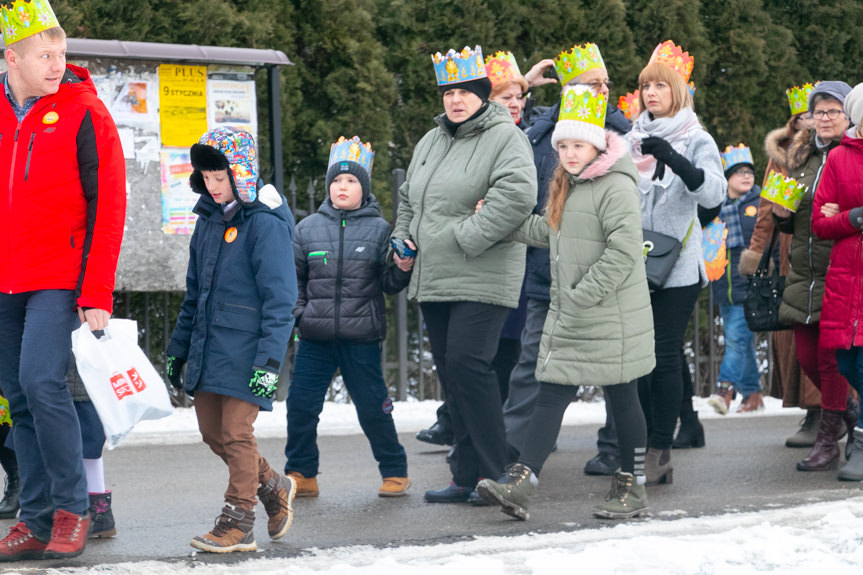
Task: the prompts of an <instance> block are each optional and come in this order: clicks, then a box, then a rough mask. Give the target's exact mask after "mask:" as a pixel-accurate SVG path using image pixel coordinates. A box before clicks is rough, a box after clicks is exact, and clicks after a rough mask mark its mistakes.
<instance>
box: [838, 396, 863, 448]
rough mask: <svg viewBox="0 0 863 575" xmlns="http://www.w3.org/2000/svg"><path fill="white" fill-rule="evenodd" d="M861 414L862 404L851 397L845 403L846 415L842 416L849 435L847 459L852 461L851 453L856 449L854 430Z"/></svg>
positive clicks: (846, 444)
mask: <svg viewBox="0 0 863 575" xmlns="http://www.w3.org/2000/svg"><path fill="white" fill-rule="evenodd" d="M859 414H860V404H859V403H857V400H856V399H854V398H853V397H849V398H848V399H847V400H846V401H845V413H843V414H842V419H843V420H844V421H845V431H846V432H847V433H848V440H847V441H846V443H845V459H846V460H848V459H851V451H853V449H854V442H855V441H856V438H855V437H854V428H856V427H857V416H858V415H859Z"/></svg>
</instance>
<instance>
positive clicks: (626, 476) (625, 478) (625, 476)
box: [593, 471, 647, 519]
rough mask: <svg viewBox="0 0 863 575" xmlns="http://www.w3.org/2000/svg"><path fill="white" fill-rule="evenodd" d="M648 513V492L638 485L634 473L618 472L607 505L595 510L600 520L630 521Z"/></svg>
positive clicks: (613, 478) (606, 497)
mask: <svg viewBox="0 0 863 575" xmlns="http://www.w3.org/2000/svg"><path fill="white" fill-rule="evenodd" d="M646 511H647V490H646V489H645V488H644V485H643V484H641V485H640V484H638V482H637V481H636V479H635V476H634V475H632V473H626V472H623V471H618V472H617V473H615V474H614V477H612V478H611V491H609V492H608V495H606V496H605V503H601V504H599V505H597V506H596V507H594V508H593V515H594V516H595V517H599V518H600V519H629V518H630V517H635V516H637V515H641V514H642V513H644V512H646Z"/></svg>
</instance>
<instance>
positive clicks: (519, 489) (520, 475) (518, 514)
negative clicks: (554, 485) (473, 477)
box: [476, 463, 537, 521]
mask: <svg viewBox="0 0 863 575" xmlns="http://www.w3.org/2000/svg"><path fill="white" fill-rule="evenodd" d="M536 484H537V480H536V475H534V474H533V471H531V470H530V467H528V466H527V465H524V464H523V463H513V464H512V465H510V466H508V467H507V468H506V474H505V475H504V476H503V477H501V478H500V481H494V480H493V479H483V480H482V481H480V482H479V483H478V484H477V486H476V491H477V493H479V496H480V497H482V498H483V499H485V500H486V501H488V502H489V503H491V504H492V505H500V510H501V511H503V512H504V513H506V514H507V515H509V516H511V517H515V518H516V519H521V520H522V521H527V520H528V519H529V518H530V515H529V514H528V512H527V504H528V502H529V501H530V496H531V495H532V494H533V490H534V488H535V487H536Z"/></svg>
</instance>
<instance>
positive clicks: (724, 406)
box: [707, 381, 734, 415]
mask: <svg viewBox="0 0 863 575" xmlns="http://www.w3.org/2000/svg"><path fill="white" fill-rule="evenodd" d="M733 399H734V386H733V385H731V384H730V383H728V382H727V381H723V382H720V384H719V393H717V394H716V395H711V396H710V399H708V400H707V403H708V405H710V407H712V408H713V409H714V410H715V411H716V413H718V414H719V415H725V414H726V413H728V408H729V407H731V401H732V400H733Z"/></svg>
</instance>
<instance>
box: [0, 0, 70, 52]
mask: <svg viewBox="0 0 863 575" xmlns="http://www.w3.org/2000/svg"><path fill="white" fill-rule="evenodd" d="M0 19H2V26H3V41H4V42H5V43H6V46H9V45H10V44H12V43H14V42H18V41H19V40H23V39H24V38H29V37H30V36H33V35H35V34H38V33H39V32H44V31H45V30H48V29H49V28H56V27H58V26H59V25H60V23H59V22H58V21H57V16H55V15H54V10H52V9H51V5H50V4H49V3H48V0H2V1H0Z"/></svg>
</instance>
